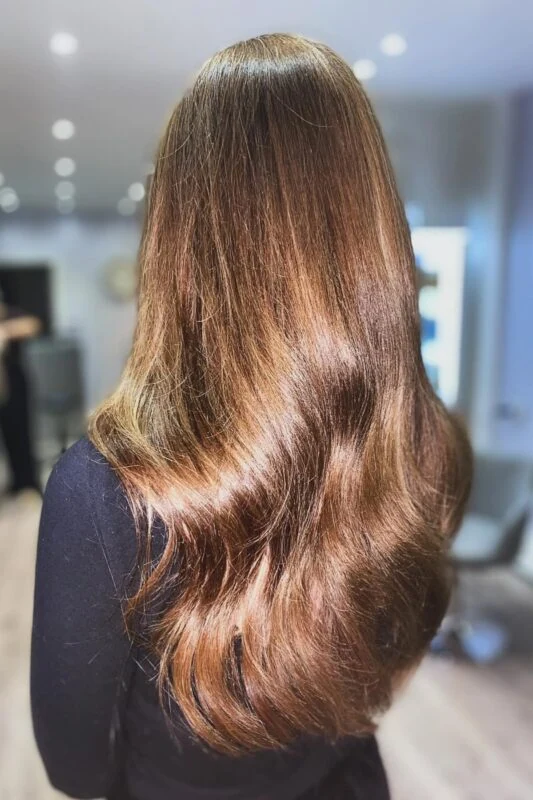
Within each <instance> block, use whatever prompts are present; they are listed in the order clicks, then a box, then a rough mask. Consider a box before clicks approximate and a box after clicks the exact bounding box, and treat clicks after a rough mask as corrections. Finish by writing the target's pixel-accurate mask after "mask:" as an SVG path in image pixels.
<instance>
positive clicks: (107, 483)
mask: <svg viewBox="0 0 533 800" xmlns="http://www.w3.org/2000/svg"><path fill="white" fill-rule="evenodd" d="M47 499H48V500H53V502H54V501H55V502H59V503H61V504H62V505H68V506H71V507H72V506H74V507H77V511H78V513H79V514H81V513H83V512H84V511H85V512H86V513H87V514H89V515H90V516H91V517H92V519H93V521H95V522H97V523H98V526H99V527H103V528H106V529H109V528H110V527H111V528H120V529H121V530H122V529H124V528H126V529H128V528H130V527H131V526H133V525H134V522H133V517H132V514H131V511H130V507H129V504H128V501H127V498H126V493H125V491H124V488H123V486H122V484H121V482H120V480H119V478H118V475H117V474H116V473H115V471H114V470H113V468H112V467H111V465H110V463H109V462H108V461H107V459H106V458H105V456H103V455H102V453H100V451H99V450H97V449H96V447H95V446H94V445H93V443H92V442H91V441H90V440H89V439H88V438H87V437H85V436H84V437H83V438H82V439H79V440H78V441H77V442H76V443H75V444H73V445H72V446H71V447H69V448H68V450H66V451H65V453H63V455H62V456H61V458H60V459H59V460H58V461H57V463H56V465H55V466H54V468H53V470H52V473H51V475H50V478H49V480H48V483H47V486H46V491H45V503H46V501H47Z"/></svg>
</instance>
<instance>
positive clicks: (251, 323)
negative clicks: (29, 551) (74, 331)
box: [32, 35, 469, 800]
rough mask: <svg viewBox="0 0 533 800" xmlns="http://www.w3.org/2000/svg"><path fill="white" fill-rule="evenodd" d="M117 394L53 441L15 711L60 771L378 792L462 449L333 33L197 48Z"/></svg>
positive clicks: (304, 790) (70, 777)
mask: <svg viewBox="0 0 533 800" xmlns="http://www.w3.org/2000/svg"><path fill="white" fill-rule="evenodd" d="M140 269H141V277H140V290H139V316H138V324H137V330H136V334H135V341H134V344H133V349H132V353H131V356H130V359H129V363H128V365H127V367H126V370H125V373H124V375H123V378H122V380H121V383H120V385H119V387H118V389H117V390H116V392H115V394H114V395H113V396H112V397H111V398H110V399H109V400H108V401H107V402H106V403H104V404H103V405H102V406H101V407H100V408H99V409H98V410H97V412H96V414H95V415H94V417H93V419H92V422H91V426H90V432H89V440H88V441H87V440H84V441H82V442H80V443H79V444H77V445H76V446H74V447H73V448H72V449H71V450H70V451H69V452H68V453H67V454H66V455H65V456H64V457H63V458H62V459H61V461H60V462H59V464H58V466H57V467H56V469H55V471H54V473H53V475H52V477H51V479H50V482H49V485H48V489H47V493H46V498H45V505H44V510H43V517H42V525H41V532H40V543H39V556H38V565H37V588H36V598H35V625H34V634H33V669H32V682H33V684H32V692H33V715H34V721H35V731H36V736H37V741H38V744H39V747H40V750H41V754H42V757H43V759H44V762H45V765H46V767H47V770H48V773H49V776H50V779H51V781H52V783H54V784H55V785H56V786H57V787H58V788H60V789H62V790H63V791H64V792H66V793H67V794H70V795H72V796H74V797H97V796H102V795H105V797H110V798H128V800H171V798H172V799H173V800H174V798H175V799H176V800H177V798H180V800H194V799H195V798H203V799H204V800H205V799H206V798H232V800H237V798H239V799H240V798H242V800H254V799H255V798H257V799H258V798H262V800H274V798H275V800H293V799H295V798H311V797H314V798H328V800H332V799H334V798H372V800H379V799H380V798H386V797H387V796H388V793H387V787H386V780H385V777H384V773H383V769H382V766H381V763H380V760H379V754H378V751H377V748H376V744H375V740H374V738H373V736H372V734H373V731H374V729H375V725H376V720H377V718H378V716H379V714H380V713H381V712H382V711H383V710H384V709H386V708H387V706H388V705H389V703H390V702H391V699H392V694H393V691H394V689H395V687H396V686H397V685H398V684H399V683H400V682H401V680H402V679H403V678H404V676H405V675H406V674H407V673H408V672H409V671H410V670H411V669H412V668H413V667H414V666H415V665H416V664H417V663H418V661H419V660H420V658H421V657H422V655H423V653H424V651H425V649H426V646H427V644H428V643H429V641H430V640H431V637H432V636H433V634H434V633H435V631H436V629H437V627H438V625H439V622H440V620H441V618H442V616H443V613H444V610H445V608H446V604H447V602H448V580H447V570H446V550H447V546H448V542H449V539H450V536H451V534H452V533H453V532H454V531H455V529H456V528H457V525H458V523H459V520H460V516H461V512H462V508H463V504H464V501H465V496H466V493H467V488H468V478H469V450H468V445H467V443H466V440H465V438H464V436H463V434H462V433H461V431H460V429H459V428H458V426H457V425H456V424H455V423H454V422H453V421H452V419H451V418H450V416H449V415H448V414H447V412H446V411H445V410H444V408H443V407H442V405H441V404H440V403H439V401H438V400H437V399H436V397H435V396H434V394H433V392H432V390H431V388H430V386H429V383H428V380H427V378H426V376H425V373H424V368H423V366H422V361H421V358H420V343H419V338H420V336H419V320H418V313H417V297H416V290H415V271H414V264H413V253H412V250H411V245H410V239H409V231H408V228H407V225H406V221H405V217H404V213H403V209H402V204H401V202H400V200H399V198H398V194H397V191H396V187H395V184H394V179H393V176H392V172H391V168H390V165H389V161H388V158H387V155H386V152H385V148H384V145H383V141H382V138H381V134H380V132H379V128H378V125H377V122H376V120H375V117H374V114H373V112H372V109H371V107H370V105H369V102H368V99H367V97H366V95H365V94H364V92H363V90H362V88H361V86H360V85H359V83H358V82H357V80H356V79H355V77H354V75H353V73H352V72H351V70H350V68H349V67H348V66H347V65H346V64H345V63H344V62H343V61H342V60H341V59H340V58H339V57H338V56H336V55H335V54H334V53H333V52H332V51H331V50H329V49H328V48H327V47H325V46H323V45H321V44H317V43H314V42H310V41H307V40H305V39H302V38H299V37H293V36H286V35H270V36H261V37H258V38H256V39H252V40H250V41H247V42H243V43H240V44H237V45H235V46H234V47H230V48H229V49H227V50H224V51H223V52H221V53H219V54H217V55H215V56H214V58H212V59H211V60H210V61H209V62H208V63H207V64H206V65H205V66H204V67H203V69H202V70H201V72H200V73H199V75H198V77H197V79H196V81H195V83H194V85H193V87H192V88H191V89H190V91H189V92H188V93H187V94H186V95H185V97H184V98H183V99H182V101H181V102H180V103H179V105H178V106H177V108H176V110H175V111H174V113H173V115H172V118H171V120H170V122H169V125H168V127H167V130H166V133H165V135H164V137H163V140H162V143H161V145H160V150H159V153H158V158H157V166H156V171H155V175H154V177H153V182H152V185H151V189H150V196H149V201H148V210H147V217H146V224H145V229H144V234H143V240H142V245H141V250H140Z"/></svg>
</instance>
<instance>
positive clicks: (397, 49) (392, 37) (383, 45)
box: [379, 33, 407, 56]
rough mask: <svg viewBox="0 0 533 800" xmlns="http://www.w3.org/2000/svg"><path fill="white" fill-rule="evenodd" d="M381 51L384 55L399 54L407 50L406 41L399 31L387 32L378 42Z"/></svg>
mask: <svg viewBox="0 0 533 800" xmlns="http://www.w3.org/2000/svg"><path fill="white" fill-rule="evenodd" d="M379 46H380V49H381V52H382V53H384V54H385V55H386V56H401V55H403V54H404V53H405V51H406V50H407V42H406V41H405V39H404V38H403V36H401V35H400V34H399V33H388V34H387V36H384V37H383V39H382V40H381V42H380V43H379Z"/></svg>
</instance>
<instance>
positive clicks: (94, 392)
mask: <svg viewBox="0 0 533 800" xmlns="http://www.w3.org/2000/svg"><path fill="white" fill-rule="evenodd" d="M138 240H139V229H138V224H137V223H136V222H135V221H133V220H121V219H91V218H86V219H83V218H76V217H55V216H54V217H50V218H41V219H39V218H24V217H20V218H17V217H15V216H13V217H7V216H6V217H4V220H3V222H2V226H1V227H0V262H4V263H6V264H20V265H21V267H23V266H24V264H25V263H26V264H28V263H29V264H31V262H33V263H35V262H38V263H43V262H47V263H48V264H49V265H50V266H51V268H52V270H53V284H52V302H53V320H54V328H55V330H56V332H58V333H68V334H75V335H76V336H77V337H78V338H79V340H80V342H81V344H82V347H83V356H84V373H85V382H86V391H87V407H88V409H90V408H92V407H94V406H95V405H96V404H97V403H98V402H99V401H100V400H101V399H103V398H104V397H105V396H106V394H108V393H109V392H110V391H111V390H112V389H113V387H114V385H115V383H116V381H117V379H118V377H119V375H120V372H121V369H122V366H123V364H124V361H125V359H126V356H127V354H128V352H129V347H130V342H131V336H132V332H133V326H134V320H135V304H134V302H128V303H124V304H121V303H117V302H116V301H113V300H111V299H110V298H109V297H108V296H107V295H106V292H105V289H104V280H103V268H104V265H105V264H106V262H108V261H109V259H111V258H113V257H126V258H130V259H135V257H136V251H137V246H138Z"/></svg>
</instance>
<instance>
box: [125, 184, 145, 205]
mask: <svg viewBox="0 0 533 800" xmlns="http://www.w3.org/2000/svg"><path fill="white" fill-rule="evenodd" d="M144 195H145V191H144V186H143V185H142V183H132V184H131V186H130V188H129V189H128V197H129V198H130V200H133V201H134V202H136V203H140V202H141V200H142V199H143V197H144Z"/></svg>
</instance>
